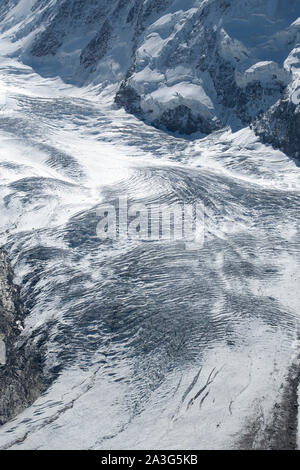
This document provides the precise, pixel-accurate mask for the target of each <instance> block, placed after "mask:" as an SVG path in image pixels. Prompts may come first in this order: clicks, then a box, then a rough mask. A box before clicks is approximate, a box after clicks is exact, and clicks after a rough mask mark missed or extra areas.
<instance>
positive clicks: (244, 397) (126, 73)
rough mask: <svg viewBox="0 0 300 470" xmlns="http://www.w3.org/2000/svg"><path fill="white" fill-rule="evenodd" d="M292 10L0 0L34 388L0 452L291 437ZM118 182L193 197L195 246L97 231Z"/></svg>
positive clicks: (4, 240) (151, 192)
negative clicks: (201, 227) (35, 355)
mask: <svg viewBox="0 0 300 470" xmlns="http://www.w3.org/2000/svg"><path fill="white" fill-rule="evenodd" d="M299 17H300V6H299V2H297V1H296V0H288V1H287V0H285V1H281V0H268V1H262V0H240V1H236V0H218V1H217V0H188V1H182V0H174V1H172V0H169V1H161V0H145V1H144V0H128V1H123V0H113V1H110V2H108V1H106V0H68V1H64V0H51V1H43V0H40V1H36V0H30V1H27V0H5V1H2V4H1V6H0V208H1V219H0V246H1V247H2V248H4V249H5V251H6V252H7V254H8V257H9V259H10V261H11V264H12V266H13V269H14V273H15V279H14V282H15V283H16V284H17V285H18V286H19V289H20V295H21V298H22V301H23V303H24V309H25V313H26V316H25V319H24V329H23V330H22V332H21V334H20V338H19V339H18V342H17V344H24V343H25V344H26V343H28V344H32V345H34V347H35V348H37V349H40V350H41V352H42V353H43V357H44V360H43V381H44V388H43V391H42V392H41V393H40V395H39V396H38V397H37V398H36V399H35V401H34V402H33V403H31V404H28V406H26V408H25V409H24V410H23V411H22V412H18V414H17V415H16V416H15V417H14V418H13V419H10V420H9V421H8V422H7V423H6V424H4V425H3V426H1V427H0V448H1V449H52V450H54V449H161V448H165V449H182V448H185V449H240V448H243V449H278V448H288V449H294V448H298V447H299V444H300V442H299V435H298V434H299V433H298V423H297V420H298V416H297V406H296V405H297V389H298V384H299V377H300V364H299V354H300V352H299V305H300V290H299V282H300V274H299V272H300V271H299V264H300V240H299V221H300V214H299V203H300V168H299V165H300V164H299V159H298V157H299V155H298V154H297V152H298V151H300V147H299V138H300V137H299V136H300V132H299V130H298V128H297V123H298V120H297V119H298V114H299V106H298V104H297V103H295V102H294V99H293V97H295V91H297V89H298V86H299V72H298V69H299V64H298V61H299V50H298V49H299V27H300V21H299ZM241 24H242V25H243V27H242V28H241ZM124 195H126V196H127V197H128V198H129V200H130V201H134V202H138V203H143V204H154V205H155V204H160V203H164V204H168V205H169V206H170V207H172V206H174V205H176V204H177V203H178V202H180V201H184V202H187V203H190V202H200V203H203V204H204V206H205V244H204V247H203V248H202V249H201V250H196V249H195V250H186V249H185V246H184V245H182V244H180V243H176V242H167V243H166V242H164V243H159V242H154V243H143V242H139V241H135V240H116V241H114V242H113V243H110V242H106V243H101V242H100V241H99V239H98V238H97V236H96V226H97V223H98V218H97V209H98V208H99V207H101V204H103V203H106V202H110V201H114V200H115V199H117V198H119V197H120V196H124Z"/></svg>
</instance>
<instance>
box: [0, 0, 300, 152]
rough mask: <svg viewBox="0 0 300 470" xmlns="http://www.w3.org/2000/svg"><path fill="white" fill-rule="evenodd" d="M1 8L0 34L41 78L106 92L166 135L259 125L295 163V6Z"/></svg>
mask: <svg viewBox="0 0 300 470" xmlns="http://www.w3.org/2000/svg"><path fill="white" fill-rule="evenodd" d="M8 5H9V6H10V8H9V13H8V15H7V16H6V18H5V20H4V23H3V25H4V26H2V29H3V28H4V29H5V30H6V34H7V37H10V38H12V39H13V41H15V54H17V55H20V57H21V58H22V60H23V61H24V62H25V63H27V64H29V65H32V66H34V68H35V69H36V70H37V71H39V73H42V74H43V75H46V76H53V75H59V76H61V77H62V78H63V79H64V80H65V81H68V82H70V83H76V84H80V85H82V84H84V83H87V82H93V83H95V84H98V85H99V86H100V89H102V88H103V87H107V86H111V85H113V89H114V90H115V91H116V92H117V94H116V103H117V104H118V105H119V106H124V107H125V109H126V110H127V111H129V112H132V113H134V114H136V115H138V116H139V117H141V118H143V119H144V120H146V121H147V122H149V123H152V124H153V125H155V126H156V127H159V128H164V129H167V130H171V131H173V132H181V133H187V134H190V133H193V132H197V131H198V132H201V133H203V134H209V133H210V132H212V131H214V130H216V129H220V128H222V127H224V126H226V125H230V126H231V127H232V128H233V129H235V130H237V129H239V128H241V127H243V126H244V125H247V124H249V123H251V122H252V121H253V120H255V119H257V118H258V121H255V122H256V125H255V127H254V128H255V129H256V130H257V132H258V134H260V135H262V136H263V138H264V139H265V140H267V141H270V142H271V143H274V144H275V145H278V146H280V147H282V148H284V150H285V151H287V152H289V153H290V154H292V155H293V156H296V153H297V151H298V150H299V141H298V137H297V135H296V132H295V130H294V127H298V121H297V116H298V111H297V109H296V107H297V105H296V106H295V104H294V102H293V101H292V100H291V95H293V93H295V90H297V89H298V86H299V85H298V65H299V64H298V53H297V47H298V43H299V30H300V22H299V21H298V19H299V17H300V4H299V2H298V1H297V0H267V1H265V0H189V1H186V0H184V1H183V0H169V1H167V2H166V1H161V0H130V1H128V0H126V1H125V0H113V1H107V0H68V1H66V0H52V1H50V2H49V1H47V2H43V1H39V2H38V1H34V0H32V1H30V2H28V1H26V0H19V1H10V2H8ZM14 5H15V7H14ZM0 11H1V10H0ZM5 11H7V5H6V8H5ZM3 12H4V8H3ZM120 82H122V83H121V86H120V88H119V90H117V88H118V87H119V84H120ZM282 96H283V101H282V100H281V101H279V102H278V100H280V98H281V97H282ZM293 96H294V95H293ZM276 103H278V104H276ZM297 104H298V103H297ZM273 105H275V106H274V107H272V106H273ZM278 106H280V108H279V110H278V111H277V112H276V110H277V109H278ZM283 108H284V109H283ZM264 113H265V114H264ZM263 114H264V116H263V117H262V118H260V116H261V115H263ZM283 116H284V117H283ZM282 121H284V122H282ZM293 121H295V122H296V123H297V124H296V126H294V123H293ZM273 123H275V124H273ZM276 123H277V124H276ZM279 129H280V132H278V130H279ZM278 133H279V134H280V136H278ZM286 139H287V141H286Z"/></svg>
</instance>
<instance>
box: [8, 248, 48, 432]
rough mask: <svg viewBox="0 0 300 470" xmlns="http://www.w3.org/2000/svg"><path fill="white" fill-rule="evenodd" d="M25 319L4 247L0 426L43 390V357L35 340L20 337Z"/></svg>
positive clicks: (29, 403)
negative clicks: (34, 343) (34, 342)
mask: <svg viewBox="0 0 300 470" xmlns="http://www.w3.org/2000/svg"><path fill="white" fill-rule="evenodd" d="M23 320H24V312H23V306H22V303H21V300H20V296H19V289H18V288H17V287H16V286H15V285H14V283H13V272H12V270H11V267H10V264H9V262H8V259H7V256H6V254H5V253H4V252H3V251H1V250H0V341H1V345H0V346H1V351H0V353H1V357H0V359H1V360H0V425H3V424H4V423H5V422H7V421H8V420H9V419H11V418H13V417H15V416H16V415H17V414H18V413H20V412H21V411H23V410H24V409H25V408H26V407H27V406H29V405H31V403H32V402H33V401H34V400H35V399H36V398H37V397H38V396H39V394H40V393H41V391H42V389H43V385H42V372H41V371H42V368H41V356H40V354H38V353H37V348H36V347H35V346H34V345H33V342H32V341H28V340H26V339H25V338H23V339H22V340H21V339H20V334H21V331H22V329H23V327H22V324H23ZM18 340H19V341H18Z"/></svg>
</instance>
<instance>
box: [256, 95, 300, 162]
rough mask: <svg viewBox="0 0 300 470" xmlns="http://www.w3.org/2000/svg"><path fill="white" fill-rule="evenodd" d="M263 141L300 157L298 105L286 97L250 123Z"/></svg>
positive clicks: (299, 109) (292, 155) (299, 107)
mask: <svg viewBox="0 0 300 470" xmlns="http://www.w3.org/2000/svg"><path fill="white" fill-rule="evenodd" d="M252 127H253V129H254V131H255V133H256V134H257V135H258V136H259V137H260V138H261V140H262V141H263V142H264V143H268V144H271V145H273V147H275V148H279V149H281V150H283V151H284V152H285V153H286V154H287V155H290V156H291V157H294V158H299V157H300V106H299V105H298V106H297V105H295V104H294V103H293V102H291V101H290V100H289V99H288V98H285V99H282V100H280V101H279V102H278V103H276V105H274V106H272V107H271V108H270V109H269V110H268V111H267V112H266V113H265V114H263V116H261V117H259V118H258V119H256V120H255V122H254V123H253V125H252Z"/></svg>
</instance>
